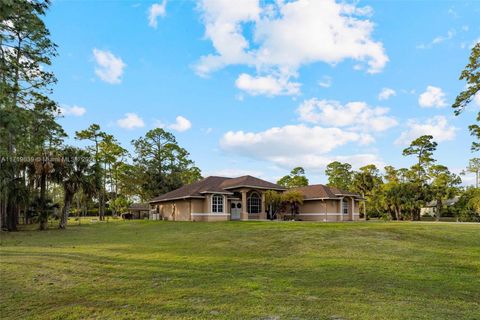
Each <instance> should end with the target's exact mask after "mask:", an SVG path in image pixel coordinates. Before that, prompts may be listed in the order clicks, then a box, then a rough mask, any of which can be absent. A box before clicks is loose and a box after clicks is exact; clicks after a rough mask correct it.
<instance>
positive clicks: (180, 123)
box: [155, 116, 209, 133]
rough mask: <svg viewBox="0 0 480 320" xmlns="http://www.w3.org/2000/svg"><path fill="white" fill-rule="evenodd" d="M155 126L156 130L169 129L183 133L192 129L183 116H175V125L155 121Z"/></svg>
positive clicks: (188, 121)
mask: <svg viewBox="0 0 480 320" xmlns="http://www.w3.org/2000/svg"><path fill="white" fill-rule="evenodd" d="M155 126H156V127H158V128H166V129H171V130H175V131H178V132H184V131H187V130H189V129H190V128H191V127H192V123H191V122H190V120H188V119H187V118H185V117H183V116H177V117H176V118H175V123H171V124H167V123H163V122H162V121H160V120H157V121H155ZM207 131H208V129H207ZM208 133H209V132H208Z"/></svg>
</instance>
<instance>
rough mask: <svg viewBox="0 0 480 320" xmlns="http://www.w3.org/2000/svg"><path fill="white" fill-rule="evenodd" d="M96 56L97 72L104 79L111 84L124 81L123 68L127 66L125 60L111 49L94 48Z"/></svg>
mask: <svg viewBox="0 0 480 320" xmlns="http://www.w3.org/2000/svg"><path fill="white" fill-rule="evenodd" d="M93 56H94V58H95V62H96V64H97V65H96V66H95V74H96V75H97V76H98V77H99V78H100V79H101V80H103V81H105V82H107V83H110V84H118V83H120V82H122V79H121V78H122V75H123V69H125V67H126V66H127V65H126V64H125V63H124V62H123V60H122V59H121V58H119V57H116V56H115V55H114V54H113V53H111V52H110V51H103V50H99V49H96V48H95V49H93Z"/></svg>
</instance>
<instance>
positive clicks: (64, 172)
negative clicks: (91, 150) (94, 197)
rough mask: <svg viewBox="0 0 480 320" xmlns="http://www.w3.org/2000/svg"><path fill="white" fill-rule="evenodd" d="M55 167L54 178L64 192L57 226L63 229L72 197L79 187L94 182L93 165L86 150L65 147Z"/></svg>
mask: <svg viewBox="0 0 480 320" xmlns="http://www.w3.org/2000/svg"><path fill="white" fill-rule="evenodd" d="M55 169H56V170H55V173H54V176H55V179H56V181H57V183H60V184H61V185H62V187H63V194H64V198H63V208H62V211H61V215H60V223H59V228H60V229H65V228H66V227H67V222H68V215H69V213H70V208H71V205H72V201H73V197H74V196H75V194H76V193H77V192H78V191H80V189H81V188H84V189H89V188H91V187H92V185H93V184H94V181H95V180H94V167H93V166H92V162H91V160H90V155H89V154H88V152H86V151H84V150H81V149H78V148H73V147H66V148H65V149H64V150H62V161H60V162H59V163H57V164H56V168H55Z"/></svg>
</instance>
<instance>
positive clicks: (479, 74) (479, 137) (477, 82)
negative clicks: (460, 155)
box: [452, 42, 480, 151]
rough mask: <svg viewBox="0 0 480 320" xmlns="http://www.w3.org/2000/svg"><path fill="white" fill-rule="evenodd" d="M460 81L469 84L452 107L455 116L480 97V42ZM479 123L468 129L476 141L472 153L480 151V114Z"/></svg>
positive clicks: (478, 114)
mask: <svg viewBox="0 0 480 320" xmlns="http://www.w3.org/2000/svg"><path fill="white" fill-rule="evenodd" d="M460 80H465V81H466V82H467V85H466V88H465V90H463V91H462V92H460V93H459V94H458V96H457V98H456V99H455V102H454V103H453V105H452V108H453V109H454V112H455V115H456V116H458V115H459V114H461V113H462V112H463V111H464V110H465V108H466V107H467V105H468V104H469V103H470V102H471V101H472V99H474V98H475V97H478V95H480V42H477V44H476V45H475V46H474V47H473V48H472V53H471V54H470V58H469V62H468V64H467V65H466V66H465V69H463V71H462V73H461V74H460ZM476 121H477V123H475V124H472V125H470V126H469V127H468V128H469V130H470V134H471V135H472V136H473V137H474V138H475V139H476V141H473V142H472V151H479V150H480V126H479V125H478V122H479V121H480V112H478V113H477V119H476Z"/></svg>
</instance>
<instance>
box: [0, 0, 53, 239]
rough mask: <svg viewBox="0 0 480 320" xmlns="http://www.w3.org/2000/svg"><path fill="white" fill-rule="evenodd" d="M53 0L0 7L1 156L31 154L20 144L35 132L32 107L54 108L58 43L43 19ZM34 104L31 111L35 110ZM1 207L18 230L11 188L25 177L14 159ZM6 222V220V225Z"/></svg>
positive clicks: (7, 173)
mask: <svg viewBox="0 0 480 320" xmlns="http://www.w3.org/2000/svg"><path fill="white" fill-rule="evenodd" d="M49 5H50V1H48V0H45V1H39V0H34V1H30V0H16V1H8V0H7V1H3V2H2V5H1V10H0V119H1V120H0V138H1V139H0V156H1V157H3V158H5V157H10V158H14V157H16V156H19V155H20V156H29V155H30V154H28V151H29V149H23V148H22V147H23V146H25V145H28V143H25V142H26V141H28V139H29V138H31V137H32V132H29V131H28V128H29V126H28V124H29V122H28V121H26V120H28V119H29V118H31V113H32V112H35V110H34V109H35V108H36V109H37V111H38V109H41V110H42V111H43V112H48V113H50V114H52V113H54V112H56V109H57V108H56V105H55V103H53V102H52V101H51V100H50V99H49V98H48V94H49V93H50V92H51V88H50V86H51V85H52V84H53V83H55V82H56V78H55V76H54V74H53V73H52V72H50V71H48V70H49V69H48V68H45V66H48V65H50V64H51V58H53V57H54V56H56V45H55V44H54V43H53V42H52V41H51V40H50V33H49V31H48V29H47V28H46V26H45V24H44V23H43V21H42V17H43V16H44V15H45V12H46V10H47V9H48V7H49ZM32 110H33V111H32ZM1 170H2V171H4V172H5V174H4V175H3V177H4V179H3V181H2V191H3V192H2V197H1V198H0V200H1V207H2V210H0V213H2V215H7V216H9V215H10V216H9V217H7V218H2V219H0V221H6V222H7V224H6V226H5V227H6V229H8V230H16V218H15V217H14V215H16V213H17V212H18V204H17V203H15V202H14V201H13V197H11V196H9V195H11V191H12V190H15V189H16V186H15V183H16V181H18V179H22V178H23V176H22V175H21V174H20V170H21V168H20V165H19V163H17V162H15V161H9V162H4V163H3V164H2V167H1ZM2 228H3V226H2Z"/></svg>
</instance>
